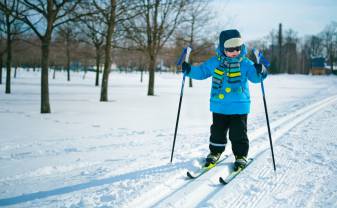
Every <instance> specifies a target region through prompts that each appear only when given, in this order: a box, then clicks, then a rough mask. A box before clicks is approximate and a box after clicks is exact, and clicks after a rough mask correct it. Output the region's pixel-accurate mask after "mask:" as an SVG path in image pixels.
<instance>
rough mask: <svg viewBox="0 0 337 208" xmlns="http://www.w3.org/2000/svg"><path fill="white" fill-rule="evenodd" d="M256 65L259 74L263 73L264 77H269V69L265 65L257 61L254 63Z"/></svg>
mask: <svg viewBox="0 0 337 208" xmlns="http://www.w3.org/2000/svg"><path fill="white" fill-rule="evenodd" d="M254 67H255V69H256V73H257V74H258V75H261V76H262V78H266V77H267V70H266V68H265V67H263V65H262V64H257V63H255V64H254Z"/></svg>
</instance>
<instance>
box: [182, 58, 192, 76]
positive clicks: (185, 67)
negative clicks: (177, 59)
mask: <svg viewBox="0 0 337 208" xmlns="http://www.w3.org/2000/svg"><path fill="white" fill-rule="evenodd" d="M181 69H182V71H183V73H184V74H185V75H188V74H189V73H190V71H191V64H189V63H186V62H185V61H184V62H183V64H182V65H181Z"/></svg>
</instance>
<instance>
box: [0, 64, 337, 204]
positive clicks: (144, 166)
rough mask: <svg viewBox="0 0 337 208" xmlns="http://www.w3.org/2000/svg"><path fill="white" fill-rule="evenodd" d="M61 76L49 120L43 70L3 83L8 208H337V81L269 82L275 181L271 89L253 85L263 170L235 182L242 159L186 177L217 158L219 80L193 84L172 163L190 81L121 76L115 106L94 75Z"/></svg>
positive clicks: (0, 189)
mask: <svg viewBox="0 0 337 208" xmlns="http://www.w3.org/2000/svg"><path fill="white" fill-rule="evenodd" d="M71 79H72V80H71V82H67V81H66V74H65V73H58V74H56V79H55V80H53V79H51V78H50V80H49V81H50V102H51V108H52V113H51V114H40V113H39V109H40V92H39V91H40V74H39V73H38V72H32V71H30V72H26V71H24V70H22V69H20V70H19V71H18V77H17V78H16V79H13V80H12V82H13V83H12V84H13V85H12V94H10V95H8V94H5V93H4V91H5V86H4V85H0V126H1V128H0V130H1V131H0V143H1V146H0V206H4V207H337V188H336V187H337V182H336V180H335V178H336V175H337V164H336V162H337V151H336V150H337V142H336V141H337V140H336V139H337V136H336V135H337V134H336V129H337V122H336V121H337V97H336V95H337V77H336V76H333V75H330V76H305V75H286V74H282V75H270V76H269V77H268V79H267V80H266V81H265V88H266V98H267V104H268V111H269V117H270V122H271V128H272V137H273V142H274V151H275V159H276V165H277V166H276V168H277V171H276V173H275V172H274V171H273V168H272V160H271V153H270V149H269V141H268V134H267V129H266V121H265V114H264V108H263V102H262V97H261V89H260V85H255V84H251V85H250V90H251V100H252V106H251V113H250V115H249V121H248V135H249V138H250V141H251V142H250V146H251V148H250V155H249V156H250V157H254V161H253V163H252V164H251V165H250V166H249V167H248V168H247V169H246V170H245V171H244V172H242V173H241V174H240V175H239V176H238V177H237V178H235V179H234V180H233V181H232V182H231V183H230V184H228V185H227V186H225V187H224V186H222V185H220V184H219V183H218V177H219V176H223V175H226V174H227V173H228V172H229V170H230V167H231V162H232V161H233V156H232V154H231V151H230V149H231V148H230V145H228V147H227V148H226V152H225V154H227V155H229V158H228V159H227V160H225V161H224V163H222V164H220V165H219V166H217V167H216V168H214V169H213V170H212V171H210V172H208V173H206V174H205V175H203V176H202V177H201V178H199V179H197V180H194V181H192V180H187V179H186V176H185V175H186V170H187V169H189V170H194V169H197V167H200V166H201V163H202V161H203V160H202V158H203V157H205V156H206V155H207V153H208V139H209V126H210V124H211V113H210V112H209V110H208V109H209V106H208V105H209V103H208V102H209V90H210V84H211V83H210V80H205V81H194V87H193V88H189V87H188V85H187V84H186V85H185V92H184V98H183V104H182V110H181V116H180V123H179V129H178V135H177V142H176V147H175V152H174V160H173V164H170V163H169V160H170V154H171V148H172V141H173V133H174V127H175V119H176V115H177V107H178V101H179V93H180V85H181V75H179V74H170V73H162V74H160V73H158V74H157V75H156V88H155V93H156V96H151V97H149V96H146V92H147V75H146V76H145V80H144V82H143V83H141V82H140V74H139V73H117V72H113V73H111V75H110V80H109V84H110V87H109V100H110V101H109V102H106V103H101V102H99V95H100V88H99V87H94V73H88V74H87V75H86V78H85V79H83V74H81V73H73V74H72V77H71Z"/></svg>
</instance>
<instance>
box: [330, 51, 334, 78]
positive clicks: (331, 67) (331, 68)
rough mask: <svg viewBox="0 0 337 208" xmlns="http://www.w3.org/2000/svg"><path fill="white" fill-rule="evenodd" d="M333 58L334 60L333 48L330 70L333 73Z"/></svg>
mask: <svg viewBox="0 0 337 208" xmlns="http://www.w3.org/2000/svg"><path fill="white" fill-rule="evenodd" d="M333 60H334V57H333V54H332V50H331V53H330V70H331V74H332V73H333Z"/></svg>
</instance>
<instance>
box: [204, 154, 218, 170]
mask: <svg viewBox="0 0 337 208" xmlns="http://www.w3.org/2000/svg"><path fill="white" fill-rule="evenodd" d="M220 156H221V153H220V152H218V153H216V152H211V153H209V154H208V155H207V157H206V163H205V165H204V167H213V166H214V165H215V164H216V162H217V161H218V160H219V159H220Z"/></svg>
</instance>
